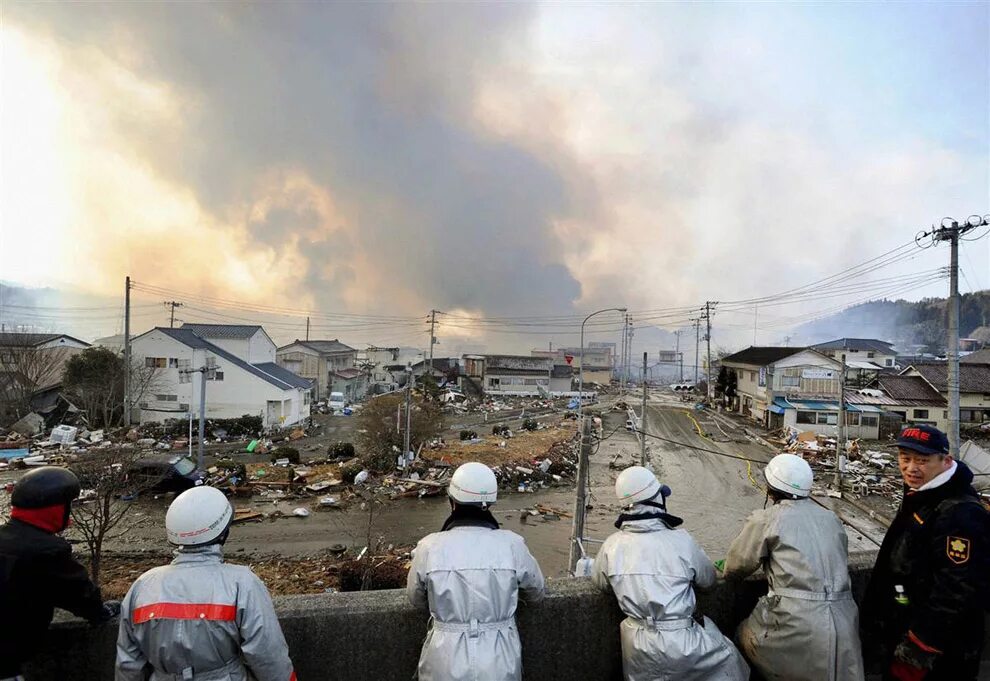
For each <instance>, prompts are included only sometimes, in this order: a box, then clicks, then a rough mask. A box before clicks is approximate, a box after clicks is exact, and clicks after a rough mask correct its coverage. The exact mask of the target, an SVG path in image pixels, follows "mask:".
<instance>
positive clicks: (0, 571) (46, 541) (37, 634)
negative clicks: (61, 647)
mask: <svg viewBox="0 0 990 681" xmlns="http://www.w3.org/2000/svg"><path fill="white" fill-rule="evenodd" d="M78 496H79V480H78V478H76V476H75V474H73V473H72V472H71V471H69V470H67V469H65V468H58V467H55V466H44V467H42V468H38V469H35V470H33V471H31V472H30V473H28V474H27V475H25V476H24V477H23V478H21V479H20V480H19V481H18V482H17V484H16V485H15V486H14V491H13V492H12V493H11V497H10V503H11V506H12V508H11V513H10V521H9V522H8V523H6V524H5V525H3V526H0V680H3V679H17V678H19V676H18V675H19V674H20V672H21V665H22V663H24V662H25V661H27V660H28V659H29V658H30V657H31V656H32V655H33V654H34V653H35V651H36V650H37V648H38V643H39V642H40V641H41V640H43V639H44V636H45V633H46V632H47V630H48V625H49V624H51V621H52V616H53V615H54V611H55V608H56V607H58V608H63V609H65V610H68V611H69V612H71V613H73V614H75V615H78V616H79V617H83V618H85V619H87V620H89V621H90V622H92V623H94V624H95V623H99V622H104V621H106V620H108V619H110V618H112V617H113V616H115V615H116V614H117V613H118V612H119V608H120V606H119V604H117V603H115V602H110V603H107V604H104V603H103V601H102V599H101V598H100V590H99V589H98V588H97V587H96V585H94V584H93V582H92V581H91V580H90V579H89V576H88V575H87V574H86V570H85V568H83V566H82V565H80V564H79V563H77V562H76V561H75V560H73V558H72V549H71V548H70V546H69V543H68V542H67V541H65V540H64V539H62V538H61V537H59V536H58V533H59V532H61V531H63V530H64V529H65V528H66V527H68V525H69V512H70V510H71V507H72V501H73V500H74V499H75V498H76V497H78Z"/></svg>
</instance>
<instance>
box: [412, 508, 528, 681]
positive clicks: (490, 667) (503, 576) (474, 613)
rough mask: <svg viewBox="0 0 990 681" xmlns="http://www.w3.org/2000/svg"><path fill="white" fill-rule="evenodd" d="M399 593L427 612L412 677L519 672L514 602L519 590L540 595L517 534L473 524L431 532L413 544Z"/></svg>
mask: <svg viewBox="0 0 990 681" xmlns="http://www.w3.org/2000/svg"><path fill="white" fill-rule="evenodd" d="M406 592H407V594H408V596H409V600H410V601H411V602H412V603H413V605H416V606H419V607H421V606H423V605H425V604H426V603H427V602H428V603H429V606H430V613H431V614H432V616H433V618H432V622H431V624H430V630H429V631H428V632H427V634H426V641H425V642H424V644H423V652H422V654H421V655H420V658H419V679H420V681H439V680H443V681H461V680H462V679H463V680H464V681H468V680H470V681H520V680H521V679H522V646H521V645H520V643H519V632H518V631H517V629H516V619H515V614H516V604H517V601H518V597H519V595H520V592H521V594H522V597H523V599H524V600H526V601H530V602H535V601H538V600H540V599H541V598H543V573H542V572H541V571H540V566H539V565H537V563H536V560H535V559H534V558H533V556H532V555H531V554H530V552H529V549H527V548H526V543H525V542H524V541H523V538H522V537H520V536H519V535H517V534H515V533H514V532H509V531H508V530H494V529H491V528H488V527H478V526H461V527H454V528H452V529H449V530H447V531H445V532H434V533H433V534H431V535H428V536H426V537H424V538H423V539H421V540H420V542H419V544H417V545H416V550H415V551H414V552H413V562H412V567H411V568H410V569H409V581H408V585H407V587H406Z"/></svg>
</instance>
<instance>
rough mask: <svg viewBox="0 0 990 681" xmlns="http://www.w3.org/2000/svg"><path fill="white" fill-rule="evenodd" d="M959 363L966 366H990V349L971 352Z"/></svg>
mask: <svg viewBox="0 0 990 681" xmlns="http://www.w3.org/2000/svg"><path fill="white" fill-rule="evenodd" d="M959 361H960V362H962V363H964V364H990V348H985V349H983V350H977V351H976V352H971V353H969V354H968V355H966V356H965V357H963V358H962V359H960V360H959Z"/></svg>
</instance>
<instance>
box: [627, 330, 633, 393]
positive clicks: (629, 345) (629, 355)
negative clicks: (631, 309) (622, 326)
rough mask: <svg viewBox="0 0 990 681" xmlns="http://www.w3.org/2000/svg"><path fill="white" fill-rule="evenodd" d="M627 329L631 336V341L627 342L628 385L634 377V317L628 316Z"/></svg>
mask: <svg viewBox="0 0 990 681" xmlns="http://www.w3.org/2000/svg"><path fill="white" fill-rule="evenodd" d="M626 329H627V333H628V334H629V340H628V341H626V383H629V379H630V377H631V376H632V341H633V335H634V332H633V320H632V317H629V316H628V315H627V320H626Z"/></svg>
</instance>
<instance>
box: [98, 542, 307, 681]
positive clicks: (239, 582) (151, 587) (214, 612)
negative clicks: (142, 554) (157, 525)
mask: <svg viewBox="0 0 990 681" xmlns="http://www.w3.org/2000/svg"><path fill="white" fill-rule="evenodd" d="M145 664H150V665H151V666H152V668H153V670H154V671H153V673H152V675H151V681H186V680H190V679H194V680H195V681H248V680H249V679H250V680H253V679H257V681H295V679H296V674H295V672H294V671H293V668H292V662H291V661H290V660H289V649H288V646H287V645H286V643H285V637H284V636H283V635H282V628H281V627H280V626H279V623H278V618H277V617H276V616H275V609H274V607H273V606H272V599H271V597H270V596H269V595H268V589H266V588H265V585H264V584H263V583H262V582H261V580H260V579H258V577H257V575H255V574H254V573H253V572H251V569H250V568H247V567H244V566H241V565H227V564H225V563H224V562H223V554H222V553H221V549H220V547H219V546H216V545H213V546H205V547H200V548H190V549H181V550H180V551H179V553H178V555H177V556H176V558H175V560H173V561H172V563H171V564H170V565H165V566H162V567H157V568H154V569H152V570H148V571H147V572H145V573H144V574H143V575H141V576H140V577H138V579H137V581H135V582H134V584H133V585H132V586H131V588H130V590H129V591H128V592H127V596H125V597H124V601H123V603H122V604H121V611H120V631H119V634H118V636H117V673H116V681H144V678H145V676H144V671H143V670H144V666H145ZM249 670H250V673H249Z"/></svg>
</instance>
